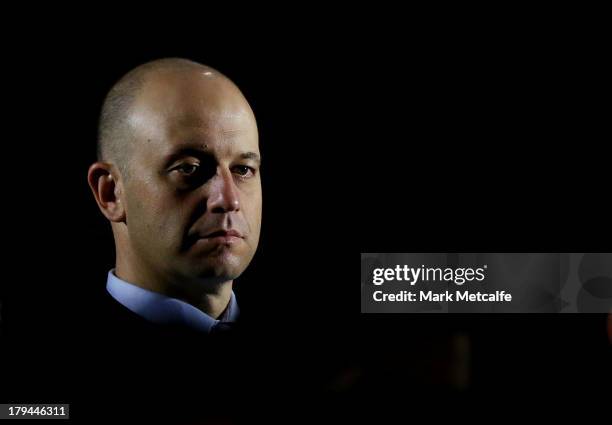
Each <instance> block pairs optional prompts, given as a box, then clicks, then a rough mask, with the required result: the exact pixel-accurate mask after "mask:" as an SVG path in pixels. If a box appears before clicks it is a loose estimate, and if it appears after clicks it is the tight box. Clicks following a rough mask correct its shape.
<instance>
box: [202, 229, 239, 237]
mask: <svg viewBox="0 0 612 425" xmlns="http://www.w3.org/2000/svg"><path fill="white" fill-rule="evenodd" d="M217 237H234V238H244V236H243V235H242V233H240V232H239V231H238V230H235V229H227V230H225V229H221V230H216V231H214V232H211V233H208V234H206V235H204V236H202V238H203V239H212V238H217Z"/></svg>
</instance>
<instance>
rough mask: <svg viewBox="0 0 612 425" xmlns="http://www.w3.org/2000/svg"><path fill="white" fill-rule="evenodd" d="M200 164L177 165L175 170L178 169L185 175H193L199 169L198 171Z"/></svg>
mask: <svg viewBox="0 0 612 425" xmlns="http://www.w3.org/2000/svg"><path fill="white" fill-rule="evenodd" d="M198 168H200V167H199V165H198V164H189V163H186V164H181V165H179V166H177V167H175V168H174V169H175V170H178V171H179V172H180V173H181V174H183V175H185V176H191V175H194V174H195V173H196V172H197V171H198Z"/></svg>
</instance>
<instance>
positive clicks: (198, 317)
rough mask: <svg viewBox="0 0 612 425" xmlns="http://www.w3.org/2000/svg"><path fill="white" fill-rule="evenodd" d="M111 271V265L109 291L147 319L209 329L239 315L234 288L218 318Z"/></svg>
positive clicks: (120, 301)
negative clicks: (135, 283) (121, 277)
mask: <svg viewBox="0 0 612 425" xmlns="http://www.w3.org/2000/svg"><path fill="white" fill-rule="evenodd" d="M114 271H115V270H114V269H113V270H111V271H109V272H108V279H107V280H106V290H107V291H108V293H109V294H110V295H111V296H112V297H113V298H114V299H115V300H117V301H118V302H119V303H120V304H122V305H123V306H124V307H126V308H127V309H129V310H131V311H132V312H134V313H136V314H137V315H139V316H140V317H142V318H144V319H146V320H148V321H149V322H153V323H158V324H168V325H178V326H185V327H187V328H190V329H193V330H196V331H199V332H204V333H210V332H211V330H212V329H213V328H214V327H215V326H216V325H217V324H218V323H227V322H235V321H236V319H237V318H238V314H239V311H238V303H237V302H236V296H235V295H234V291H232V297H231V298H230V302H229V304H228V306H227V308H226V309H225V311H224V312H223V314H222V315H221V317H220V318H219V320H217V319H214V318H212V317H211V316H209V315H208V314H206V313H204V312H203V311H202V310H199V309H197V308H196V307H194V306H192V305H191V304H188V303H186V302H184V301H181V300H178V299H176V298H170V297H167V296H165V295H162V294H159V293H157V292H153V291H149V290H147V289H144V288H141V287H139V286H136V285H134V284H131V283H129V282H126V281H124V280H121V279H119V278H118V277H117V276H115V273H114Z"/></svg>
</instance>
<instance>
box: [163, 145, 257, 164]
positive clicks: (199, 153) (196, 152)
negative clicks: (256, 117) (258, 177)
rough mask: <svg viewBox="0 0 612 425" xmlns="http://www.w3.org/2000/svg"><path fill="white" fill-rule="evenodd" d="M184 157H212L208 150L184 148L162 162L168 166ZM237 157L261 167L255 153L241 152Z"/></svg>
mask: <svg viewBox="0 0 612 425" xmlns="http://www.w3.org/2000/svg"><path fill="white" fill-rule="evenodd" d="M185 156H194V157H197V158H201V157H203V156H212V153H211V152H210V150H206V149H198V148H192V147H185V148H181V149H178V150H176V151H174V152H172V153H171V154H169V155H168V156H167V157H166V160H165V161H164V163H165V164H167V165H166V166H170V165H171V164H172V162H174V161H176V160H177V159H179V158H182V157H185ZM238 157H239V158H240V159H247V160H251V161H255V162H256V163H257V165H258V166H261V157H260V156H259V154H258V153H257V152H242V153H240V154H239V155H238Z"/></svg>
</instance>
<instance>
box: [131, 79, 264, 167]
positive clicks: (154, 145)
mask: <svg viewBox="0 0 612 425" xmlns="http://www.w3.org/2000/svg"><path fill="white" fill-rule="evenodd" d="M130 123H131V125H132V127H133V128H134V130H135V135H136V139H141V140H146V146H147V148H145V150H147V151H149V150H152V153H159V154H164V153H166V152H171V151H173V150H176V149H181V148H184V147H185V146H186V145H189V146H206V148H207V150H211V151H214V152H216V153H218V154H228V155H231V154H232V153H234V152H242V151H255V152H258V150H259V148H258V134H257V125H256V122H255V118H254V116H253V113H252V111H251V109H250V107H249V105H248V103H247V102H246V100H245V99H244V97H243V96H242V94H241V93H240V91H239V90H238V89H237V88H236V87H235V86H233V84H232V83H230V82H229V81H226V80H224V79H221V78H219V77H217V78H216V79H211V77H210V76H206V75H202V74H199V75H195V76H194V75H189V78H180V79H177V78H175V76H170V77H166V78H156V79H155V80H153V81H151V82H148V83H147V84H145V85H144V87H143V89H142V91H141V95H140V96H139V97H138V98H137V99H136V101H135V102H134V107H133V108H132V113H131V116H130ZM141 146H142V145H141Z"/></svg>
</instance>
